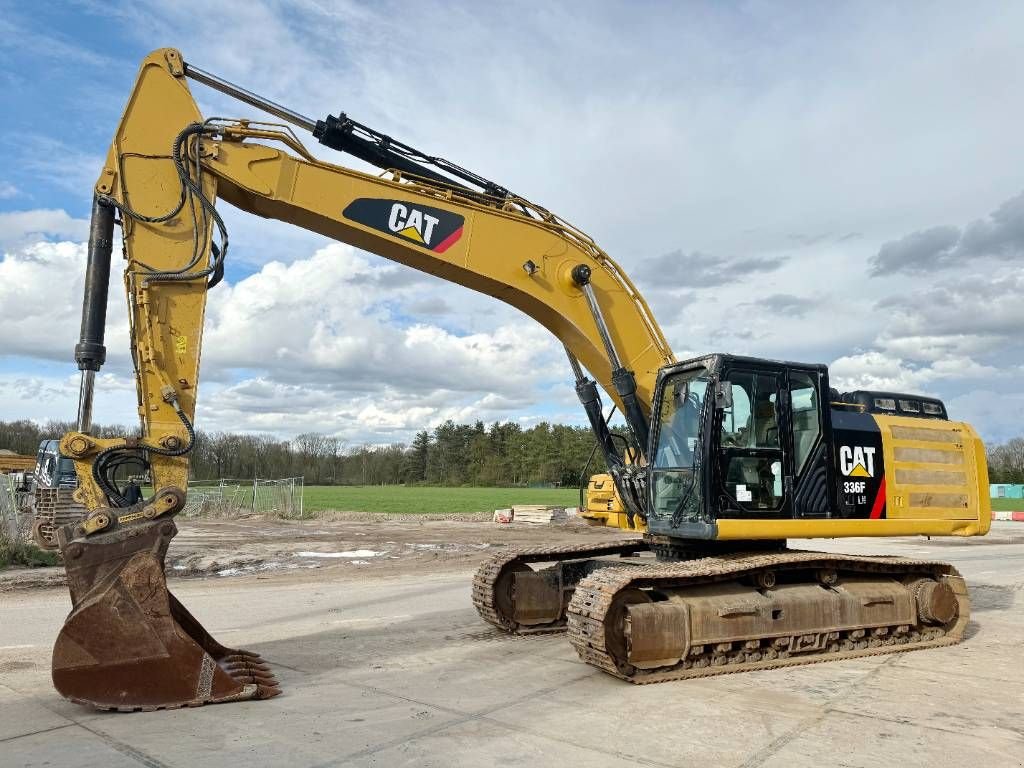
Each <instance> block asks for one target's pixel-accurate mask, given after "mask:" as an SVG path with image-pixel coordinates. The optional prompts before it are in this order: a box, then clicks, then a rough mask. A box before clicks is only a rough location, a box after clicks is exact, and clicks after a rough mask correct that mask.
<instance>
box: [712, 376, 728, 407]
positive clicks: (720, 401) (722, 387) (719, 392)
mask: <svg viewBox="0 0 1024 768" xmlns="http://www.w3.org/2000/svg"><path fill="white" fill-rule="evenodd" d="M715 408H718V409H719V410H721V411H724V410H725V409H726V408H732V382H731V381H719V382H718V383H717V384H716V385H715Z"/></svg>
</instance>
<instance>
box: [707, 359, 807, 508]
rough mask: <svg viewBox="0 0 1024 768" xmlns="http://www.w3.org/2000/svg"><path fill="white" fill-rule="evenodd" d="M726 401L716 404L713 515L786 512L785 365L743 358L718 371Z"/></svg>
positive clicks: (788, 447) (788, 492) (788, 487)
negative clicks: (723, 404)
mask: <svg viewBox="0 0 1024 768" xmlns="http://www.w3.org/2000/svg"><path fill="white" fill-rule="evenodd" d="M720 381H721V382H722V386H728V388H729V390H730V391H731V404H730V405H728V406H727V407H724V408H719V409H718V410H717V414H716V418H715V426H714V429H715V435H716V437H717V440H718V462H717V478H716V480H717V482H716V483H715V485H716V486H717V489H718V502H719V503H718V505H717V507H718V510H717V512H718V517H724V518H730V517H732V518H775V517H789V516H790V514H791V513H790V504H789V501H790V496H791V486H792V483H791V479H789V478H791V470H790V469H789V465H790V462H789V461H788V455H789V453H790V452H791V450H792V447H791V445H792V443H791V440H790V439H789V436H788V430H787V428H786V427H787V426H788V419H787V413H786V410H787V386H788V382H787V379H786V371H785V369H782V368H779V367H777V366H768V365H758V364H757V363H755V362H747V361H744V362H742V363H738V364H736V365H735V366H732V367H730V368H729V369H728V370H726V371H723V373H722V375H721V378H720Z"/></svg>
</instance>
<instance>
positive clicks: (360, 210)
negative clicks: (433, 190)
mask: <svg viewBox="0 0 1024 768" xmlns="http://www.w3.org/2000/svg"><path fill="white" fill-rule="evenodd" d="M342 215H343V216H345V218H347V219H351V220H352V221H356V222H358V223H360V224H362V225H364V226H366V227H370V228H371V229H375V230H378V231H380V232H384V233H386V234H388V235H391V236H392V237H398V238H400V239H402V240H404V241H406V242H410V243H415V244H416V245H419V246H421V247H423V248H428V249H429V250H431V251H433V252H434V253H444V252H445V251H447V250H448V249H449V248H451V247H452V246H453V245H455V243H457V242H458V241H459V238H461V237H462V226H463V224H464V223H465V219H464V218H463V217H462V216H460V215H459V214H457V213H452V212H451V211H445V210H443V209H441V208H434V207H433V206H429V205H417V204H415V203H412V202H410V201H408V200H383V199H380V198H373V197H361V198H359V199H358V200H353V201H352V202H351V203H350V204H349V205H348V207H347V208H345V210H344V211H343V212H342Z"/></svg>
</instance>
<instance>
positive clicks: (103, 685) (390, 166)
mask: <svg viewBox="0 0 1024 768" xmlns="http://www.w3.org/2000/svg"><path fill="white" fill-rule="evenodd" d="M190 77H191V78H192V79H195V80H198V81H201V82H203V83H205V84H207V85H211V86H213V87H216V88H218V89H219V90H221V91H223V92H225V93H228V94H229V95H232V96H234V97H236V98H239V99H240V100H242V101H245V102H248V103H250V104H253V105H256V106H258V107H260V108H262V109H264V110H266V111H268V112H270V113H271V114H274V115H275V116H277V117H279V118H281V119H283V120H285V121H286V122H287V123H291V124H293V125H297V126H299V127H301V128H304V129H308V130H310V131H311V132H312V133H313V135H314V137H316V138H317V139H319V140H320V141H321V143H323V144H324V145H326V146H329V147H332V148H334V149H340V150H342V151H345V152H348V153H349V154H353V155H355V156H357V157H359V158H360V159H362V160H364V161H367V162H370V163H372V164H374V165H377V166H378V167H380V168H381V169H382V171H383V173H382V174H381V175H379V176H375V175H370V174H367V173H362V172H359V171H356V170H353V169H350V168H346V167H343V166H340V165H334V164H330V163H326V162H323V161H321V160H319V159H317V158H316V157H314V156H313V155H312V154H311V153H310V152H309V151H308V150H307V149H306V148H305V147H304V146H303V144H302V143H301V142H300V141H299V139H298V137H297V136H296V135H295V133H294V132H293V131H292V130H291V128H290V127H288V126H286V125H282V124H269V123H257V122H253V121H245V120H239V121H226V120H221V119H209V120H208V119H204V118H203V116H202V115H201V113H200V111H199V109H198V107H197V105H196V103H195V100H194V99H193V97H192V94H191V92H190V89H189V84H188V79H189V78H190ZM218 198H219V199H221V200H224V201H226V202H228V203H230V204H232V205H234V206H235V207H237V208H239V209H241V210H244V211H247V212H250V213H254V214H256V215H259V216H263V217H266V218H272V219H278V220H280V221H283V222H286V223H289V224H293V225H295V226H299V227H302V228H304V229H307V230H310V231H313V232H318V233H320V234H323V235H326V236H328V237H331V238H334V239H336V240H339V241H341V242H345V243H348V244H351V245H353V246H355V247H358V248H361V249H364V250H366V251H370V252H373V253H376V254H379V255H380V256H383V257H385V258H388V259H391V260H393V261H397V262H400V263H402V264H405V265H407V266H411V267H414V268H416V269H419V270H421V271H424V272H427V273H430V274H433V275H437V276H439V277H441V278H443V279H446V280H450V281H452V282H455V283H459V284H460V285H463V286H466V287H468V288H471V289H474V290H476V291H479V292H481V293H485V294H487V295H490V296H493V297H495V298H497V299H500V300H502V301H504V302H506V303H508V304H510V305H512V306H514V307H516V308H517V309H519V310H521V311H523V312H524V313H526V314H527V315H529V316H530V317H532V318H534V319H536V320H537V321H538V322H540V323H541V324H542V325H544V326H545V327H546V328H548V330H550V331H551V332H552V333H553V334H554V335H555V336H556V337H557V338H558V339H559V340H561V341H562V343H563V344H564V345H565V348H566V351H567V354H568V357H569V362H570V364H571V367H572V370H573V372H574V374H575V377H576V388H577V392H578V394H579V396H580V400H581V402H582V403H583V405H584V408H585V410H586V413H587V415H588V418H589V420H590V423H591V425H592V427H593V429H594V430H595V433H596V435H597V437H598V441H599V444H600V445H601V447H602V449H603V450H604V453H605V458H606V459H607V461H608V463H609V465H610V468H611V471H612V474H613V476H614V477H615V479H616V483H617V485H618V487H619V489H620V493H621V494H622V496H623V498H624V500H625V501H626V503H627V504H628V505H631V510H632V511H633V512H638V513H640V514H643V497H644V493H643V481H642V474H641V473H640V472H639V471H637V467H638V465H639V464H642V463H643V453H644V451H645V450H646V446H647V428H648V420H649V418H650V414H651V403H652V400H653V396H654V387H655V382H656V377H657V373H658V370H659V369H660V368H661V367H662V366H664V365H666V364H668V363H671V362H673V361H674V359H673V356H672V353H671V351H670V350H669V348H668V345H667V343H666V341H665V339H664V337H663V335H662V333H661V331H660V329H659V328H658V326H657V324H656V323H655V321H654V319H653V317H652V315H651V312H650V310H649V308H648V307H647V305H646V303H645V302H644V300H643V298H642V297H641V296H640V294H639V292H638V291H637V289H636V287H635V286H634V285H633V284H632V283H631V282H630V280H629V278H628V277H626V275H625V274H624V273H623V272H622V270H621V269H620V268H619V267H618V265H616V263H615V262H614V261H613V260H612V259H611V258H610V257H609V256H608V255H607V254H605V253H604V252H603V251H602V250H601V249H600V248H599V247H598V246H597V245H596V244H595V243H594V241H593V240H592V239H591V238H589V237H588V236H587V235H585V234H584V233H583V232H581V231H580V230H578V229H576V228H575V227H573V226H571V225H570V224H568V223H566V222H565V221H563V220H562V219H560V218H558V217H557V216H555V215H554V214H552V213H550V212H549V211H547V210H545V209H543V208H541V207H540V206H537V205H534V204H533V203H530V202H529V201H527V200H525V199H524V198H521V197H519V196H516V195H514V194H512V193H510V192H508V191H507V190H506V189H505V188H503V187H501V186H499V185H497V184H494V183H492V182H489V181H487V180H486V179H483V178H482V177H480V176H477V175H476V174H473V173H471V172H469V171H466V170H465V169H463V168H460V167H459V166H457V165H455V164H453V163H450V162H447V161H444V160H441V159H440V158H434V157H430V156H427V155H425V154H423V153H420V152H418V151H417V150H414V149H413V148H411V147H409V146H407V145H405V144H402V143H401V142H397V141H394V140H393V139H390V138H389V137H386V136H383V135H381V134H379V133H377V132H375V131H373V130H372V129H369V128H367V127H366V126H364V125H361V124H359V123H356V122H355V121H352V120H350V119H348V118H347V117H346V116H344V115H342V116H341V117H333V116H331V117H328V118H326V119H325V120H323V121H313V120H310V119H308V118H305V117H303V116H301V115H298V114H296V113H294V112H292V111H291V110H288V109H286V108H284V107H281V106H279V105H277V104H274V103H272V102H269V101H267V100H265V99H262V98H261V97H258V96H256V95H255V94H251V93H249V92H247V91H244V90H243V89H241V88H238V87H237V86H234V85H231V84H230V83H227V82H225V81H223V80H221V79H219V78H217V77H216V76H214V75H211V74H209V73H206V72H203V71H202V70H198V69H196V68H192V67H189V65H188V64H186V63H185V61H184V60H183V59H182V56H181V54H180V53H179V52H178V51H176V50H173V49H162V50H158V51H155V52H154V53H152V54H150V55H149V56H148V57H147V58H146V59H145V60H144V62H143V63H142V66H141V69H140V71H139V75H138V78H137V80H136V83H135V87H134V89H133V91H132V94H131V96H130V98H129V100H128V104H127V106H126V108H125V112H124V115H123V117H122V120H121V123H120V125H119V126H118V129H117V132H116V134H115V136H114V138H113V141H112V143H111V147H110V150H109V153H108V155H107V159H106V163H105V165H104V168H103V170H102V172H101V174H100V178H99V180H98V182H97V184H96V187H95V199H94V204H93V214H92V226H91V230H90V241H89V255H88V265H87V275H86V287H85V300H84V304H83V317H82V335H81V339H80V342H79V344H78V346H77V347H76V350H75V357H76V360H77V362H78V365H79V368H80V369H81V371H82V386H81V394H80V401H79V413H78V430H77V431H76V432H72V433H69V434H67V435H65V437H64V438H63V440H62V442H61V450H62V451H63V452H64V453H65V454H66V455H68V456H70V457H71V458H72V459H73V460H74V461H75V466H76V471H77V473H78V475H79V479H80V487H79V489H78V491H77V492H76V493H77V496H76V498H77V500H79V501H80V502H81V503H83V504H85V506H86V507H87V508H88V509H89V510H90V513H89V515H88V517H87V518H86V519H85V520H84V521H83V522H82V523H81V524H79V525H75V526H68V527H66V528H64V529H62V530H61V531H60V532H59V533H58V541H59V544H60V546H61V549H62V551H63V552H64V555H65V558H66V561H67V569H68V579H69V586H70V590H71V594H72V600H73V604H74V609H73V610H72V613H71V615H70V616H69V617H68V620H67V621H66V623H65V626H64V628H63V630H62V631H61V634H60V636H59V638H58V642H57V645H56V647H55V649H54V665H53V676H54V682H55V685H56V686H57V688H58V690H60V691H61V692H62V693H63V694H64V695H65V696H66V697H68V698H70V699H72V700H76V701H82V702H86V703H90V704H93V705H95V706H98V707H105V708H117V709H134V708H161V707H174V706H182V705H195V704H202V703H207V702H215V701H232V700H237V699H241V698H265V697H267V696H272V695H275V694H276V693H277V692H278V688H277V686H276V681H275V680H274V679H273V677H272V676H271V675H270V673H269V669H267V667H266V665H264V664H263V663H262V661H261V660H260V659H259V658H258V656H256V655H255V654H251V653H249V652H246V651H240V650H233V649H229V648H226V647H224V646H222V645H220V644H219V643H217V642H216V641H214V640H213V639H212V638H211V637H210V635H209V634H208V633H207V632H206V631H205V630H204V629H203V628H202V626H201V625H200V624H199V622H198V621H196V620H195V619H194V618H193V617H192V616H191V615H189V614H188V612H187V611H186V610H185V609H184V608H183V607H182V606H181V604H180V603H178V602H177V600H176V599H175V598H174V596H173V595H171V594H170V593H169V592H168V591H167V589H166V582H165V579H164V554H165V552H166V548H167V545H168V544H169V542H170V539H171V538H172V537H173V536H174V534H175V533H176V529H175V527H174V523H173V517H174V515H175V514H176V513H177V512H178V511H180V510H181V509H182V507H183V506H184V502H185V489H186V488H187V481H188V455H189V451H190V449H191V448H192V446H193V443H194V440H195V433H194V430H193V426H192V424H193V420H194V417H195V411H196V395H197V390H198V384H199V378H200V353H201V349H202V333H203V316H204V311H205V306H206V297H207V293H208V291H209V290H210V289H211V288H213V287H215V286H216V284H217V283H218V282H220V280H221V279H222V278H223V274H224V262H225V259H226V258H227V257H228V252H229V240H228V233H227V229H226V227H225V225H224V222H223V220H222V219H221V217H220V215H219V213H218V212H217V208H216V201H217V199H218ZM116 222H119V223H120V225H121V228H122V234H123V244H124V258H125V261H126V264H125V269H124V284H125V291H126V295H127V300H128V307H129V322H130V337H131V348H132V358H133V363H134V368H135V373H136V376H135V379H136V385H137V392H138V412H139V416H140V422H141V434H140V435H139V436H137V437H123V438H99V437H96V436H93V435H92V434H90V431H91V421H92V399H93V387H94V381H95V375H96V372H97V371H99V370H100V367H101V366H102V364H103V363H104V360H105V357H106V347H105V336H104V331H105V312H106V306H107V296H108V285H109V280H110V269H111V254H112V249H113V230H114V226H115V223H116ZM584 369H585V370H586V371H589V372H590V374H591V375H592V376H593V379H591V378H589V377H588V376H587V375H586V374H585V373H584ZM598 385H600V386H601V387H602V388H604V389H605V391H606V392H608V394H609V395H610V396H611V397H612V399H613V400H614V401H615V403H616V404H617V406H618V407H619V408H620V409H621V411H622V413H623V414H624V416H625V419H626V422H627V425H628V427H629V430H630V434H631V436H632V448H631V450H629V451H624V450H621V449H619V448H617V447H616V444H615V441H613V440H612V439H611V435H610V434H609V430H608V426H607V423H606V422H605V419H604V416H603V414H602V409H601V400H600V396H599V394H598V390H597V387H598ZM140 458H141V459H142V460H144V461H145V462H147V463H148V465H149V468H150V471H151V475H152V479H153V486H154V489H155V493H154V495H153V496H152V497H151V498H149V499H142V500H136V499H134V498H131V496H130V494H129V493H128V492H127V490H126V489H124V488H121V487H120V486H119V483H118V480H117V476H118V469H119V468H120V467H123V466H124V465H125V464H127V463H130V462H134V463H135V464H137V463H138V462H139V460H140Z"/></svg>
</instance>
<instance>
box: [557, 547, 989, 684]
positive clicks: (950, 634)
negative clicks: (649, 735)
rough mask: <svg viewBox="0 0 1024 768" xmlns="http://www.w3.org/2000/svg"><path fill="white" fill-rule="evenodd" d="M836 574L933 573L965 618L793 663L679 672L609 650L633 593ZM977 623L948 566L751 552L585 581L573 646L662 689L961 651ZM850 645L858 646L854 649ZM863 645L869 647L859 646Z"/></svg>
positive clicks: (576, 597) (603, 665)
mask: <svg viewBox="0 0 1024 768" xmlns="http://www.w3.org/2000/svg"><path fill="white" fill-rule="evenodd" d="M810 568H832V569H839V570H841V571H843V572H846V573H849V572H859V573H862V574H871V573H876V574H887V575H895V576H900V575H904V574H906V575H909V574H914V573H929V574H933V575H935V576H938V577H940V578H943V579H945V580H946V581H947V583H949V585H950V586H951V587H952V589H953V591H954V593H955V595H956V599H957V603H958V608H959V615H958V616H957V617H956V618H955V619H954V620H952V621H951V622H950V623H949V624H948V625H946V626H939V627H927V628H922V631H920V632H919V631H917V629H918V628H915V629H914V631H913V632H912V633H911V634H910V635H906V636H902V637H899V638H897V637H890V638H887V639H884V640H874V641H872V643H871V644H870V645H869V644H868V643H867V642H864V643H863V645H867V646H868V647H855V648H853V649H844V648H842V647H839V649H838V650H836V649H833V650H829V649H826V650H823V651H820V652H812V653H801V654H796V655H792V656H788V657H783V656H778V657H776V658H768V659H766V658H761V659H759V660H757V661H749V660H746V659H745V658H744V654H743V651H742V650H739V651H737V652H736V653H733V654H731V655H730V656H729V657H727V658H722V659H716V660H715V662H714V664H708V665H707V666H697V665H696V664H692V663H691V662H689V661H680V662H679V663H678V664H676V665H675V666H672V667H659V668H656V669H636V668H634V667H633V666H632V665H630V664H628V663H626V662H625V661H624V660H622V659H619V660H616V659H615V658H613V655H612V652H611V651H610V649H609V645H610V643H609V642H608V641H609V639H610V635H609V632H611V631H618V632H622V628H621V627H616V628H612V627H610V626H609V623H608V621H607V619H608V616H609V611H610V610H611V609H612V606H613V604H614V603H615V598H616V596H617V595H619V594H621V593H622V592H623V590H627V589H645V588H648V589H649V588H662V589H673V588H680V587H686V586H687V585H691V584H699V583H709V582H715V581H725V580H733V579H736V578H742V577H750V576H751V575H753V574H755V573H757V572H758V571H766V570H772V571H775V572H779V571H782V570H786V569H810ZM969 618H970V601H969V598H968V595H967V589H966V585H965V584H964V581H963V579H962V578H961V577H960V574H959V572H958V571H957V570H956V569H955V568H953V567H952V566H951V565H949V564H947V563H941V562H935V561H928V560H909V559H903V558H896V557H861V556H851V555H836V554H828V553H823V552H807V551H794V550H790V551H785V552H770V553H745V554H738V555H727V556H722V557H706V558H702V559H699V560H692V561H689V562H677V563H658V564H655V565H650V566H639V567H635V566H634V567H624V568H605V569H602V570H600V571H597V572H595V573H593V574H591V575H590V576H587V577H586V578H584V579H582V580H581V581H580V583H579V584H578V585H577V587H576V591H575V593H574V594H573V597H572V600H571V602H570V604H569V608H568V634H569V640H570V642H571V643H572V644H573V646H574V647H575V648H576V651H577V653H578V654H579V655H580V658H581V659H583V660H584V661H585V662H587V663H588V664H592V665H593V666H595V667H598V668H599V669H602V670H604V671H605V672H608V673H609V674H612V675H615V676H616V677H619V678H622V679H623V680H628V681H630V682H633V683H655V682H662V681H667V680H681V679H686V678H693V677H707V676H709V675H721V674H730V673H734V672H747V671H752V670H760V669H775V668H777V667H787V666H794V665H798V664H813V663H817V662H823V661H833V660H841V659H849V658H858V657H861V656H875V655H879V654H883V653H896V652H900V651H910V650H916V649H919V648H935V647H939V646H945V645H953V644H955V643H957V642H959V641H960V640H961V639H962V638H963V633H964V629H965V628H966V626H967V622H968V620H969ZM846 645H847V646H849V645H850V643H847V644H846ZM857 645H861V643H857Z"/></svg>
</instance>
